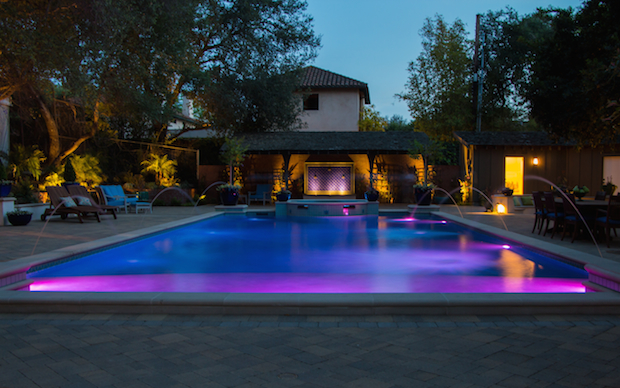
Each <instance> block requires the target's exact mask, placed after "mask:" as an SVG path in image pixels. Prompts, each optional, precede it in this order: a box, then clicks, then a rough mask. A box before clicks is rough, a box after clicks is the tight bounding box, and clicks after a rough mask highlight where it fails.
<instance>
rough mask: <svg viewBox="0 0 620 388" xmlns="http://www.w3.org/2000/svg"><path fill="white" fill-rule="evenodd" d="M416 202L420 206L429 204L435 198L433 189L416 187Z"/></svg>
mask: <svg viewBox="0 0 620 388" xmlns="http://www.w3.org/2000/svg"><path fill="white" fill-rule="evenodd" d="M414 195H415V202H416V203H417V204H418V206H429V205H430V204H431V202H432V200H433V189H420V188H417V187H416V188H415V192H414Z"/></svg>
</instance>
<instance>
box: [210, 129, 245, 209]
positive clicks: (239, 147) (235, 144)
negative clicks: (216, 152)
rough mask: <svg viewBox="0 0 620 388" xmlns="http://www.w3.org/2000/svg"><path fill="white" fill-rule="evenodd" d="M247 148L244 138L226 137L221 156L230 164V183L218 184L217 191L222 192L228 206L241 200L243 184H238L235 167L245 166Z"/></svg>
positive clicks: (221, 194)
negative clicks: (240, 191) (240, 192)
mask: <svg viewBox="0 0 620 388" xmlns="http://www.w3.org/2000/svg"><path fill="white" fill-rule="evenodd" d="M246 150H247V146H246V145H245V144H244V143H243V138H235V137H232V138H226V141H225V142H224V145H223V146H222V155H221V158H222V160H223V161H224V162H226V163H227V164H228V167H229V169H230V173H229V181H228V183H227V184H224V185H220V186H218V187H217V191H219V192H220V199H221V200H222V204H224V205H226V206H234V205H236V204H237V201H238V200H239V190H241V185H239V184H237V183H236V181H235V169H236V168H237V167H240V166H243V159H244V158H245V151H246Z"/></svg>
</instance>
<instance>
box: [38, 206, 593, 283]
mask: <svg viewBox="0 0 620 388" xmlns="http://www.w3.org/2000/svg"><path fill="white" fill-rule="evenodd" d="M28 278H29V279H31V280H32V281H33V283H32V284H31V285H30V286H29V290H30V291H113V292H247V293H438V292H439V293H487V292H497V293H517V292H519V293H520V292H525V293H549V292H554V293H555V292H558V293H582V292H585V291H586V290H585V287H584V286H583V285H582V282H583V281H584V280H586V279H587V272H586V271H584V270H583V269H580V268H577V267H575V266H572V265H569V264H566V263H564V262H561V261H557V260H554V259H553V258H551V257H548V256H545V255H543V254H540V253H537V252H535V251H530V250H527V249H525V248H524V247H519V246H514V244H510V243H506V242H502V241H500V240H498V239H497V238H495V237H492V236H489V235H485V234H482V233H480V232H477V231H474V230H472V229H468V228H465V227H462V226H460V225H458V224H455V223H451V222H446V221H443V220H440V219H429V220H417V219H413V218H387V217H376V216H359V217H357V216H356V217H298V218H294V217H293V218H291V217H288V218H278V219H275V218H246V217H240V216H237V217H235V216H232V217H231V216H229V217H227V216H221V217H215V218H212V219H208V220H205V221H203V222H200V223H196V224H191V225H189V226H186V227H182V228H177V229H173V230H170V231H168V232H166V233H163V234H157V235H155V236H151V237H148V238H144V239H141V240H138V241H135V242H131V243H128V244H124V245H121V246H118V247H114V248H111V249H108V250H105V251H101V252H98V253H95V254H92V255H89V256H85V257H82V258H79V259H76V260H73V261H69V262H66V263H63V264H59V265H55V266H52V267H49V268H45V269H41V270H36V271H33V272H31V273H29V274H28Z"/></svg>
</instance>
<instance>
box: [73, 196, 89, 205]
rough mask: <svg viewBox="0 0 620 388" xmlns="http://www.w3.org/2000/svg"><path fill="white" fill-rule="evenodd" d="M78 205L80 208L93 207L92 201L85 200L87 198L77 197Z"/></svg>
mask: <svg viewBox="0 0 620 388" xmlns="http://www.w3.org/2000/svg"><path fill="white" fill-rule="evenodd" d="M76 199H77V204H78V205H80V206H93V204H92V203H91V202H90V199H88V198H85V197H77V198H76Z"/></svg>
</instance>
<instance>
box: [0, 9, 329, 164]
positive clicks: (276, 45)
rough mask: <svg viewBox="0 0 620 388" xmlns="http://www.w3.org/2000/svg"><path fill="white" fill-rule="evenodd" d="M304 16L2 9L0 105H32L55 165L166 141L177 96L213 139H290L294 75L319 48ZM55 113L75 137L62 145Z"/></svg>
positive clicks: (290, 12) (294, 12) (296, 12)
mask: <svg viewBox="0 0 620 388" xmlns="http://www.w3.org/2000/svg"><path fill="white" fill-rule="evenodd" d="M305 8H306V3H305V2H304V1H303V0H188V1H166V0H158V1H151V0H128V1H122V2H120V1H110V0H57V1H54V2H50V1H47V0H25V1H9V2H0V97H10V96H12V97H13V100H14V101H13V102H14V105H16V108H19V106H20V104H22V101H26V100H28V101H35V102H36V104H35V105H34V106H36V110H37V111H38V112H39V113H38V114H39V115H40V117H42V120H43V121H44V123H45V126H44V127H45V129H46V132H47V136H48V141H47V144H46V147H45V148H46V151H47V152H46V153H47V156H48V158H47V161H48V163H50V164H56V165H59V164H60V163H61V162H62V160H63V159H65V158H66V157H67V156H68V155H70V154H71V153H72V152H74V151H75V150H76V149H77V147H79V146H80V144H82V143H83V142H84V141H86V140H88V139H90V138H92V137H93V136H94V135H95V134H96V133H98V132H101V131H102V130H108V129H109V130H111V131H115V133H116V135H117V136H119V137H121V138H122V137H127V136H135V135H139V136H142V137H150V138H151V139H153V140H155V141H158V142H166V141H168V133H167V127H168V123H169V122H170V121H171V119H172V117H173V115H174V114H175V113H176V110H177V105H178V100H179V97H180V96H181V95H184V96H186V97H189V98H192V99H194V100H195V103H196V105H197V106H198V107H199V108H201V111H202V112H204V114H203V117H201V119H202V120H203V123H204V125H205V126H209V127H211V128H215V129H222V130H229V131H264V130H267V129H274V128H276V129H287V128H290V127H294V126H295V125H296V117H297V115H296V114H295V112H294V109H296V107H297V105H295V104H294V103H293V99H294V96H293V94H292V93H291V90H293V88H294V87H295V86H296V85H297V78H296V75H297V74H298V72H297V70H298V69H300V68H301V67H302V66H304V65H305V64H307V62H308V61H309V60H310V59H312V58H313V57H314V56H315V55H316V49H317V48H318V46H319V39H318V38H317V37H315V36H314V33H313V31H312V26H311V21H312V19H311V17H310V16H308V15H307V14H305ZM59 54H62V55H59ZM29 108H32V105H30V106H29ZM63 111H66V112H69V115H71V113H72V116H73V120H74V124H75V123H77V124H79V127H80V130H79V131H76V132H74V133H73V136H70V138H71V139H68V140H67V139H65V138H63V137H62V136H63V135H65V134H64V133H62V132H63V131H64V130H65V128H66V127H67V126H66V125H64V123H61V117H60V115H59V112H63ZM28 114H30V113H28V112H27V113H25V115H28ZM35 116H36V115H35ZM33 117H34V116H33Z"/></svg>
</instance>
